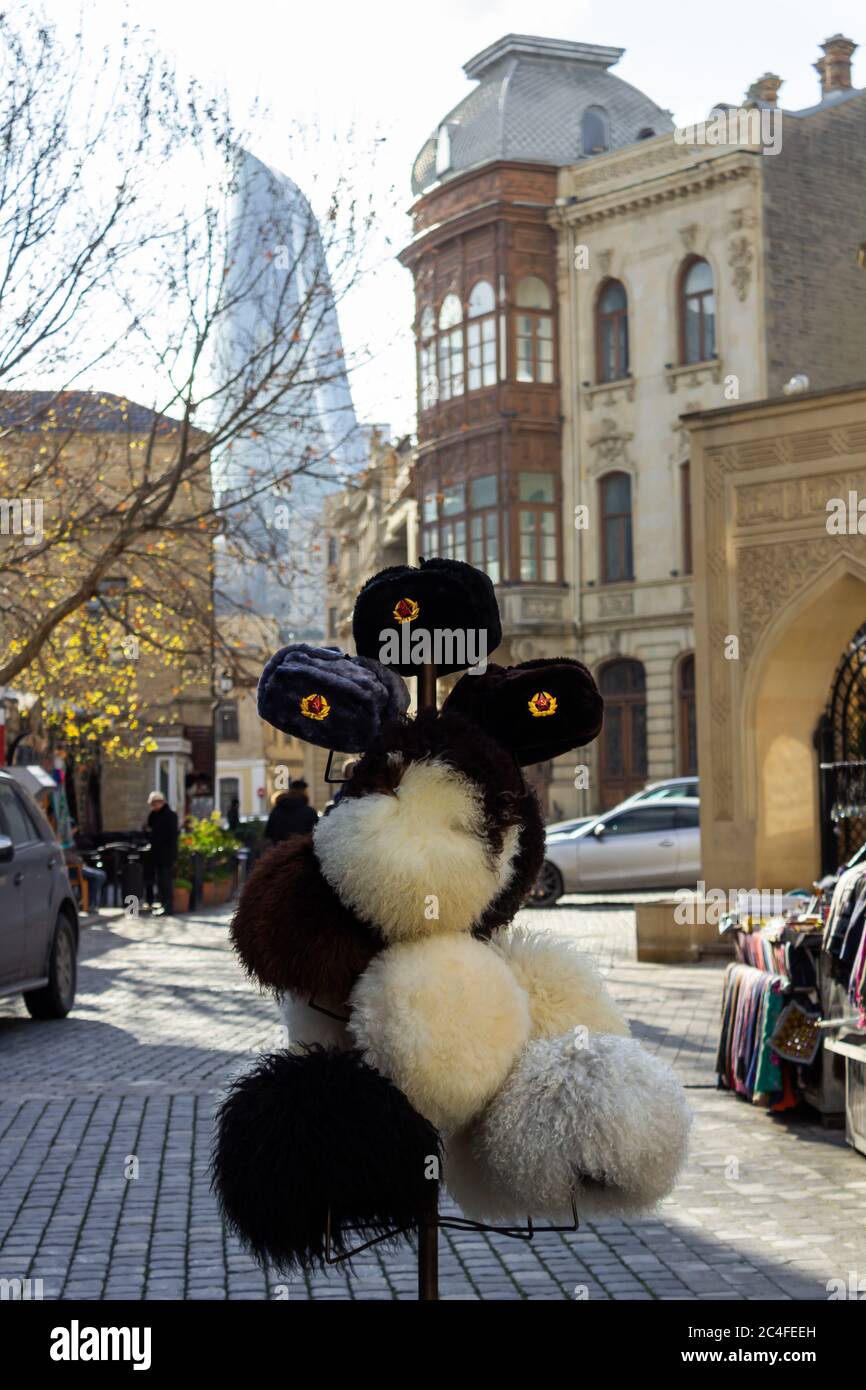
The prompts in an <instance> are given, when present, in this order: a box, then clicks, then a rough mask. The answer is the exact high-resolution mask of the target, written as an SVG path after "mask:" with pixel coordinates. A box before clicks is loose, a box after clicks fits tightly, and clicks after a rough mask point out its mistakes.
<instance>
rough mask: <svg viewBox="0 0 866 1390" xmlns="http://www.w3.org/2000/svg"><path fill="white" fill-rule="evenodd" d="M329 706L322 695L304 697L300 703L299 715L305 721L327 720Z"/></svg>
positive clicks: (329, 710)
mask: <svg viewBox="0 0 866 1390" xmlns="http://www.w3.org/2000/svg"><path fill="white" fill-rule="evenodd" d="M330 713H331V706H330V705H329V704H328V702H327V700H326V699H325V697H324V695H316V694H313V695H305V696H304V698H303V700H302V701H301V714H303V715H305V716H306V718H307V719H327V717H328V715H329V714H330Z"/></svg>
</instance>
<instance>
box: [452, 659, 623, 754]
mask: <svg viewBox="0 0 866 1390" xmlns="http://www.w3.org/2000/svg"><path fill="white" fill-rule="evenodd" d="M443 709H444V711H445V712H446V713H447V712H454V713H458V714H462V715H465V716H466V717H467V718H468V719H471V720H473V721H474V722H475V723H476V724H479V725H481V727H482V728H484V729H486V730H487V732H488V734H490V736H491V737H492V738H495V739H496V740H497V741H498V742H499V743H501V744H503V745H504V746H505V747H506V748H510V749H511V751H512V753H513V754H514V757H515V758H516V759H517V762H518V763H519V764H520V766H521V767H527V766H528V765H529V764H530V763H541V762H545V761H546V760H547V759H548V758H556V757H558V756H559V755H560V753H567V752H568V751H569V750H570V749H572V748H582V747H583V745H584V744H586V743H591V742H592V740H593V739H594V738H596V737H597V735H598V733H599V732H600V730H601V724H602V716H603V712H604V701H603V700H602V697H601V695H600V694H599V690H598V686H597V685H596V683H595V681H594V680H593V677H592V673H591V672H590V671H589V670H588V669H587V668H586V666H584V665H583V664H582V662H580V661H574V660H573V659H572V658H571V657H564V656H562V657H547V658H545V659H544V660H541V661H524V662H522V663H521V665H520V666H495V665H490V666H488V668H487V670H486V671H485V672H483V673H482V674H479V675H474V674H473V675H468V676H463V677H462V679H461V680H459V681H458V682H457V684H456V685H455V687H454V689H453V690H452V691H451V694H450V695H449V696H448V699H447V700H446V701H445V704H444V706H443Z"/></svg>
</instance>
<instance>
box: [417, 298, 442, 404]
mask: <svg viewBox="0 0 866 1390" xmlns="http://www.w3.org/2000/svg"><path fill="white" fill-rule="evenodd" d="M435 338H436V318H435V316H434V313H433V308H432V306H431V305H430V304H425V305H424V308H423V309H422V310H421V315H420V318H419V320H418V340H419V341H418V399H419V405H420V408H421V410H429V409H430V407H431V406H434V405H435V404H436V401H437V399H438V395H439V382H438V381H437V378H436V342H435Z"/></svg>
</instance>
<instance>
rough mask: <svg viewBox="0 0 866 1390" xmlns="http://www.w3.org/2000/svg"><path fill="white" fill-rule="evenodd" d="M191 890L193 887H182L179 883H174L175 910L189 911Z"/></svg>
mask: <svg viewBox="0 0 866 1390" xmlns="http://www.w3.org/2000/svg"><path fill="white" fill-rule="evenodd" d="M191 892H192V889H191V888H181V887H180V886H179V885H178V884H177V883H176V884H175V885H174V890H173V893H172V897H173V899H174V911H175V912H189V899H190V894H191Z"/></svg>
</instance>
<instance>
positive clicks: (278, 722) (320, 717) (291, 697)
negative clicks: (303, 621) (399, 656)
mask: <svg viewBox="0 0 866 1390" xmlns="http://www.w3.org/2000/svg"><path fill="white" fill-rule="evenodd" d="M374 655H375V653H371V655H370V656H369V657H367V656H346V654H345V653H344V652H341V651H340V648H339V647H312V646H310V645H309V643H307V642H294V643H292V645H291V646H289V647H282V648H281V649H280V650H279V651H278V652H276V653H275V654H274V655H273V656H272V657H271V659H270V661H269V662H268V663H267V665H266V666H265V669H264V670H263V671H262V674H261V678H260V680H259V686H258V696H257V699H258V710H259V714H260V715H261V717H262V719H266V720H267V722H268V723H269V724H272V725H273V726H274V728H275V729H280V730H282V732H283V733H284V734H293V735H294V736H295V738H299V739H301V740H303V742H304V743H314V744H316V745H317V746H318V747H319V748H331V749H338V750H339V751H340V752H341V753H360V752H361V751H362V750H363V749H364V748H366V747H367V744H368V743H369V742H370V739H371V738H373V737H375V735H376V734H377V733H378V732H379V730H380V729H381V728H382V727H383V726H384V725H385V724H387V723H388V721H389V720H391V719H396V718H398V717H399V716H400V715H401V714H405V712H406V710H407V709H408V706H409V691H408V690H407V688H406V686H405V684H404V683H403V681H402V680H401V679H400V677H399V676H398V675H397V674H396V672H394V671H393V670H389V669H388V668H387V667H385V666H382V665H380V663H379V662H378V661H376V660H374V659H372V658H373V656H374Z"/></svg>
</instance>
